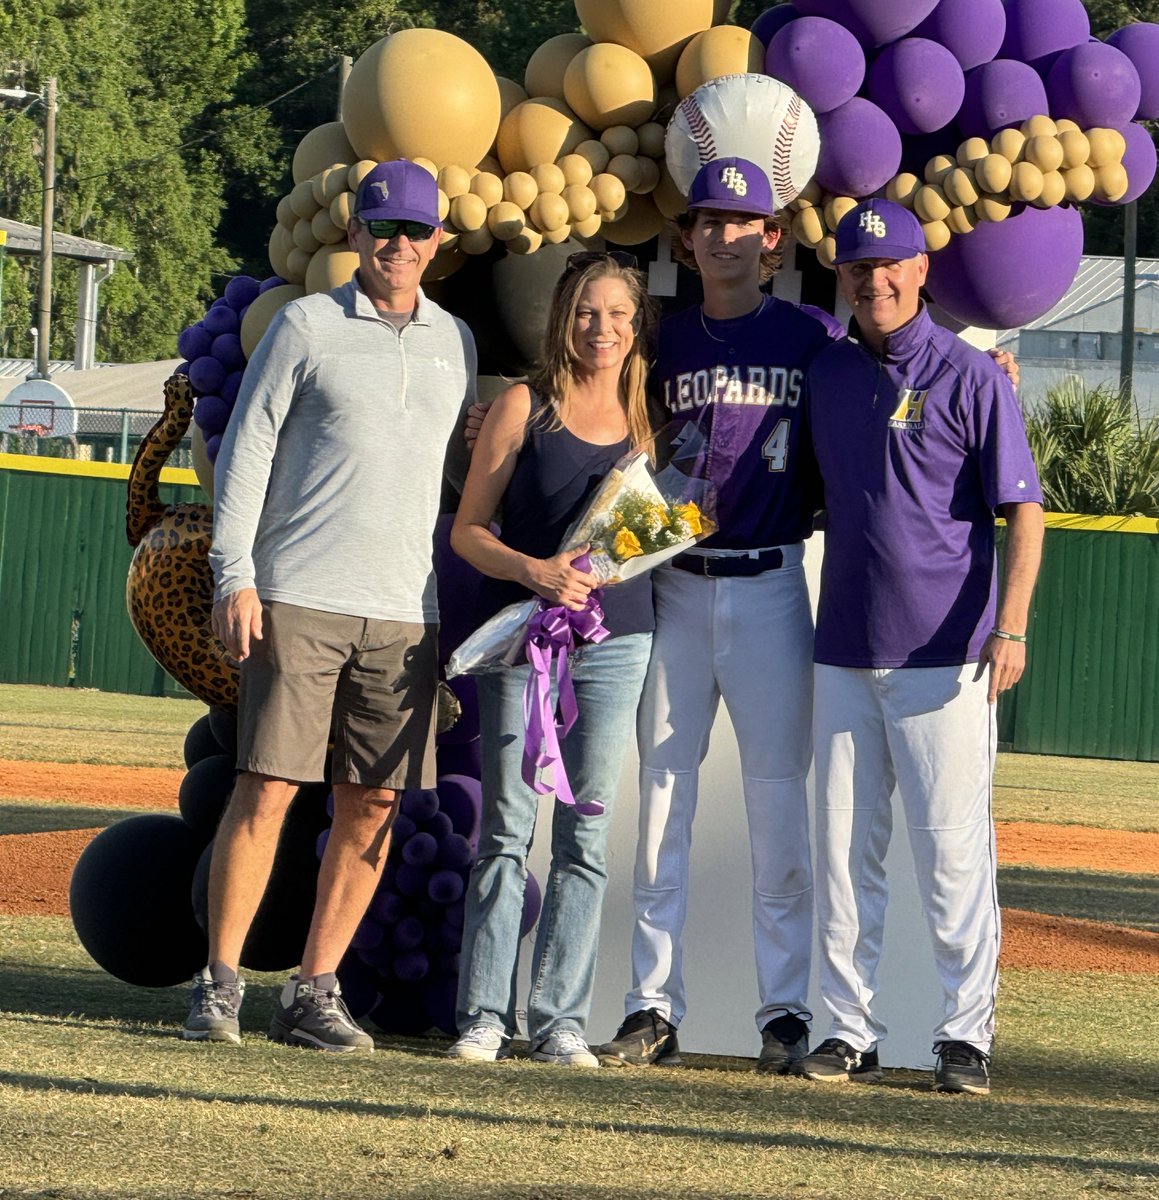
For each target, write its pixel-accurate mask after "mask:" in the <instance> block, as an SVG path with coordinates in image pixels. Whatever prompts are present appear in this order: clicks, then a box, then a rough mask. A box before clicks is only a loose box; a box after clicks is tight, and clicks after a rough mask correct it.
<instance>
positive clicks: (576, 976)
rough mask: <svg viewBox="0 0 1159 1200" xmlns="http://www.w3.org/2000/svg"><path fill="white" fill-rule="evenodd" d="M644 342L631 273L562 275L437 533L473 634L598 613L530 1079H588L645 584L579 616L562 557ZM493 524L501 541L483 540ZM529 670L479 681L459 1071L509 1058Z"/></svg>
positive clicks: (579, 696) (621, 418) (526, 808)
mask: <svg viewBox="0 0 1159 1200" xmlns="http://www.w3.org/2000/svg"><path fill="white" fill-rule="evenodd" d="M629 264H630V265H629ZM653 325H654V316H653V312H652V309H651V305H650V301H649V298H648V295H647V290H646V285H645V282H644V279H643V277H642V276H641V275H640V273H639V272H638V271H636V270H635V262H634V260H632V259H630V257H629V256H627V255H619V254H612V255H609V254H600V253H594V252H593V253H582V254H576V255H573V256H572V257H571V258H570V259H569V260H568V265H567V269H566V271H565V272H564V274H563V276H562V277H561V278H560V281H559V283H558V284H557V285H556V288H555V293H554V295H553V297H552V303H551V312H550V315H549V318H548V326H547V333H546V335H545V339H544V349H543V356H542V362H541V364H540V366H539V367H538V369H537V370H536V371H535V372H534V373H533V375H532V377H531V379H530V381H529V383H527V384H523V383H519V384H515V385H514V386H512V387H510V388H508V389H507V390H506V391H504V392H503V393H502V394H501V395H500V396H499V398H498V399H497V400H496V401H495V403H494V405H493V406H492V409H491V411H490V414H489V416H488V419H487V422H486V425H485V426H484V427H483V430H482V432H481V433H480V435H479V439H478V442H477V444H476V446H475V449H474V454H473V456H472V460H471V469H470V473H469V475H468V477H467V482H466V485H465V486H464V489H463V496H462V502H461V503H460V506H459V511H458V515H457V516H456V518H455V524H454V528H453V530H452V533H451V545H452V546H453V547H454V549H455V551H456V552H457V553H458V554H460V555H461V556H462V557H463V558H465V559H466V560H467V561H468V562H470V563H471V564H472V565H473V566H475V567H476V568H478V569H479V570H480V571H481V572H483V574H484V575H486V576H488V577H489V578H488V580H487V582H486V584H485V585H484V591H483V594H482V599H481V604H480V611H479V621H480V624H482V623H483V622H484V621H486V620H487V619H488V618H489V617H491V616H492V615H494V614H495V613H497V612H498V611H499V610H500V609H502V608H504V607H505V606H506V605H509V604H512V603H514V602H517V601H521V600H526V599H527V598H529V597H532V596H538V597H542V598H543V599H544V600H545V601H546V602H547V603H548V604H549V605H552V606H559V607H562V608H563V609H566V610H568V611H569V612H572V613H580V612H583V611H584V610H587V615H588V616H589V617H590V616H591V615H592V613H593V611H595V615H596V617H597V618H599V609H602V625H603V627H604V629H606V630H607V636H606V637H603V636H602V635H601V637H602V640H600V641H599V642H598V644H597V643H596V642H594V641H593V642H584V643H583V644H581V645H580V647H579V649H578V650H577V651H576V652H575V653H573V654H572V655H571V656H570V659H569V666H570V673H571V679H572V683H573V685H574V688H575V697H576V706H577V709H578V716H577V717H576V720H575V724H574V726H573V727H572V728H571V730H570V732H569V733H568V735H567V736H566V738H565V739H564V740H563V741H562V743H561V751H562V758H563V766H564V768H565V769H566V774H567V778H568V780H569V782H570V786H571V789H572V792H573V793H574V796H575V799H576V802H577V803H576V804H574V805H566V804H563V803H560V802H557V803H556V804H555V805H554V809H553V813H552V818H553V819H552V845H551V851H552V862H551V870H550V873H549V875H548V879H547V883H546V886H545V888H544V896H543V909H542V912H541V915H540V919H539V928H538V932H537V936H536V942H535V949H534V958H533V963H532V985H531V995H530V999H529V1002H528V1006H527V1020H528V1030H529V1035H530V1042H531V1047H532V1058H533V1059H535V1060H537V1061H539V1062H548V1063H557V1064H561V1065H571V1066H588V1067H595V1066H598V1065H599V1061H598V1059H596V1057H595V1056H594V1055H593V1054H592V1053H591V1051H590V1050H589V1049H588V1045H587V1042H586V1041H585V1037H584V1035H585V1027H586V1023H587V1018H588V1013H589V1009H590V1006H591V996H592V987H593V982H594V977H595V966H596V948H597V943H598V933H599V922H600V909H601V906H602V904H603V896H604V889H605V886H606V883H607V869H606V843H607V835H608V823H609V819H610V818H609V812H608V807H609V806H610V802H611V800H612V798H613V796H614V795H615V792H616V787H617V783H618V780H619V775H620V766H621V763H622V760H623V755H624V751H625V749H626V748H627V743H628V739H629V738H630V737H631V734H632V730H633V728H634V723H635V712H636V704H637V701H638V699H639V695H640V689H641V687H642V685H643V681H644V673H645V670H646V668H647V665H648V656H649V651H650V648H651V640H652V627H653V615H652V585H651V578H650V576H648V575H646V574H645V575H641V576H639V577H637V578H635V579H632V580H629V581H627V582H624V583H620V584H617V585H615V586H613V587H609V588H607V589H606V590H601V591H600V592H599V593H598V605H599V608H597V609H594V610H593V603H592V601H593V595H592V593H593V589H594V588H595V587H596V585H597V580H596V578H595V576H593V575H592V574H590V573H589V572H588V571H586V570H584V569H583V567H584V565H585V564H584V560H583V558H582V557H581V555H582V553H583V550H584V547H582V546H581V547H579V548H578V549H571V550H568V551H564V552H559V551H558V548H559V546H560V544H561V542H562V539H563V537H564V535H565V534H566V533H567V531H568V529H569V527H570V526H571V525H572V523H573V522H574V521H575V520H576V518H577V517H579V516H581V515H582V514H583V512H584V511H585V508H586V506H587V502H588V499H589V497H590V496H591V494H592V493H593V491H594V490H595V489H596V488H598V486H599V484H600V482H601V481H602V480H603V478H604V477H605V476H606V475H607V473H608V472H609V470H610V469H611V468H612V467H613V466H614V465H615V463H616V462H617V460H618V459H620V458H621V457H622V456H623V455H624V454H625V453H627V452H628V451H629V450H630V449H633V448H636V447H640V446H642V445H645V444H647V443H649V442H650V440H651V437H652V429H651V426H650V423H649V417H648V404H647V398H646V394H645V380H646V377H647V372H648V354H649V349H650V340H651V334H652V329H653ZM500 508H501V509H502V532H501V533H500V534H499V535H498V536H497V535H496V534H494V533H493V532H492V531H491V525H490V522H491V519H492V517H493V516H494V515H495V514H496V512H497V511H498V510H499V509H500ZM597 623H601V622H600V621H597ZM530 670H531V668H530V667H529V666H528V665H527V664H519V665H516V666H511V667H504V666H500V667H496V668H494V669H492V670H490V671H487V672H486V673H484V674H481V675H479V676H478V695H479V710H480V724H481V732H482V740H483V816H482V827H481V830H480V835H479V849H478V855H477V858H476V862H475V866H474V868H473V870H472V873H471V880H470V884H469V887H468V891H467V909H466V920H465V924H464V930H463V948H462V968H461V972H460V976H459V996H458V1025H459V1032H460V1037H459V1040H458V1041H457V1042H455V1044H454V1045H453V1046H452V1047H451V1049H450V1051H449V1053H450V1054H451V1056H452V1057H455V1058H462V1059H468V1060H474V1061H493V1060H495V1059H497V1058H505V1057H507V1056H508V1055H509V1054H510V1049H509V1046H510V1041H511V1038H512V1036H513V1035H514V1034H515V1032H516V1019H515V1007H516V1005H515V983H516V970H517V961H518V952H519V941H520V925H521V921H522V916H523V892H524V884H525V882H526V879H527V855H528V852H529V850H530V847H531V839H532V834H533V832H534V829H535V820H536V815H537V810H538V803H539V797H538V795H537V793H536V792H535V790H533V788H532V787H530V786H529V785H528V784H527V783H525V782H524V777H523V772H522V757H523V747H524V732H525V729H524V726H525V721H524V709H523V694H524V687H525V685H526V682H527V679H528V675H529V672H530ZM558 769H559V768H558V767H557V771H558ZM557 782H558V779H557ZM601 806H602V811H601Z"/></svg>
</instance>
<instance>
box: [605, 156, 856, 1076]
mask: <svg viewBox="0 0 1159 1200" xmlns="http://www.w3.org/2000/svg"><path fill="white" fill-rule="evenodd" d="M679 232H680V240H681V243H682V246H677V247H676V251H677V254H678V256H680V255H681V250H683V261H687V262H689V263H690V264H694V265H695V268H696V270H697V271H699V273H700V276H701V280H702V281H703V287H704V303H703V305H701V306H698V307H695V308H690V309H686V310H685V311H684V312H681V313H678V314H676V315H675V316H672V317H670V318H668V319H667V320H666V321H665V322H664V323H663V325H662V326H661V332H660V342H659V354H658V361H657V364H656V368H655V377H656V384H657V387H658V390H659V393H660V398H661V400H662V402H663V404H664V406H665V408H666V409H667V414H666V415H667V417H668V419H669V420H672V421H676V422H688V421H692V422H696V423H697V424H698V425H699V426H700V428H701V430H702V431H703V433H704V435H705V437H706V441H707V451H706V463H707V474H708V477H709V478H710V479H711V480H712V481H713V482H714V483H715V484H716V485H717V488H718V490H719V501H718V509H717V522H718V524H719V527H720V528H719V532H718V533H716V534H714V535H713V536H712V537H711V538H709V539H707V540H706V541H704V542H702V543H701V544H700V545H699V546H698V547H697V548H696V549H695V550H693V551H689V552H688V553H685V554H682V555H680V556H678V557H677V558H675V559H674V560H673V562H672V564H671V566H670V567H668V568H665V569H661V570H659V571H657V572H655V574H654V578H653V582H654V596H655V603H656V632H655V636H654V640H653V646H652V658H651V663H650V665H649V669H648V676H647V681H646V682H645V685H644V694H643V699H642V701H641V706H640V711H639V716H638V722H637V737H638V741H639V750H640V827H639V843H638V847H637V856H636V867H635V880H634V888H633V899H634V905H635V927H634V931H633V939H632V980H633V983H632V989H631V991H629V993H628V995H627V1000H626V1004H625V1010H626V1014H627V1015H626V1019H625V1021H624V1023H623V1025H621V1027H620V1029H619V1031H618V1032H617V1033H616V1036H615V1038H614V1039H613V1040H612V1041H611V1042H609V1043H607V1044H605V1045H604V1046H602V1047H601V1048H600V1055H601V1060H602V1061H603V1062H604V1063H605V1064H608V1065H623V1064H632V1065H642V1064H645V1063H660V1062H664V1061H667V1062H672V1061H673V1060H674V1059H675V1057H676V1053H677V1040H676V1027H677V1026H678V1025H679V1024H680V1021H681V1019H682V1018H683V1016H684V1013H685V1007H686V1002H685V993H684V981H683V970H682V967H683V963H682V947H681V938H682V934H683V928H684V921H685V915H686V909H687V901H688V858H689V850H690V845H691V838H692V821H693V817H694V816H695V813H696V804H697V783H698V773H699V769H700V764H701V762H702V760H703V759H704V756H705V754H706V753H707V751H708V739H709V733H710V731H711V729H712V725H713V721H714V719H715V717H716V710H717V706H718V704H719V702H720V700H721V698H722V697H723V699H724V702H725V705H726V706H727V708H728V713H729V717H730V719H731V721H732V725H733V728H734V730H735V732H736V738H737V742H738V746H739V749H740V759H741V771H742V775H743V781H744V799H745V807H746V811H747V816H748V824H749V836H750V841H751V847H752V865H753V934H754V939H755V943H756V965H757V983H758V988H759V992H760V1007H759V1008H758V1010H757V1017H756V1020H757V1028H758V1029H759V1030H760V1031H761V1033H762V1050H761V1055H760V1058H759V1060H758V1064H757V1070H758V1071H762V1072H772V1073H781V1072H784V1071H787V1070H789V1069H790V1068H791V1067H793V1066H794V1064H796V1063H797V1062H799V1061H800V1059H802V1058H803V1057H804V1055H805V1053H806V1051H807V1048H808V1040H807V1036H808V1024H807V1021H808V1020H809V1013H808V1012H807V1011H806V1008H805V999H806V990H807V988H808V983H809V963H810V950H811V943H812V923H813V903H812V869H811V858H810V846H809V829H808V809H807V804H806V796H805V776H806V774H807V772H808V770H809V761H810V757H811V744H810V714H811V707H812V694H813V686H812V676H813V670H812V663H811V653H812V634H813V625H812V617H811V615H810V610H809V597H808V594H807V591H806V586H805V575H804V568H803V566H802V559H803V554H804V546H803V539H804V538H806V537H808V536H809V534H810V533H811V531H812V523H813V512H814V509H815V508H816V506H817V505H816V500H817V489H816V486H815V485H816V474H815V464H814V462H813V456H812V451H811V449H810V443H809V437H808V433H807V431H806V429H805V407H804V400H803V389H804V383H805V370H806V368H807V367H808V365H809V362H810V361H811V360H812V358H813V356H814V355H815V354H817V352H818V351H819V350H821V348H822V347H824V346H826V345H827V344H828V343H829V341H830V339H831V338H832V337H835V336H840V334H841V332H842V331H841V329H840V326H838V325H837V324H836V322H835V321H833V319H832V318H831V317H829V316H828V314H825V313H821V312H820V311H819V310H808V311H806V310H804V309H802V308H799V307H797V306H796V305H793V304H789V303H787V302H786V301H783V300H778V299H776V298H774V297H772V296H769V295H766V294H765V293H764V292H763V291H762V290H761V284H762V282H764V281H766V280H767V279H768V278H770V277H771V276H772V273H773V271H774V270H775V269H776V266H777V265H778V260H779V254H778V253H777V250H778V244H779V241H780V238H781V236H782V230H781V226H780V225H779V224H778V222H776V221H775V220H774V219H773V197H772V192H771V189H770V186H769V181H768V178H767V176H766V175H765V174H764V172H763V171H762V170H761V169H760V168H759V167H757V166H756V165H755V164H753V163H751V162H748V161H746V160H744V159H740V158H725V159H719V160H717V161H715V162H712V163H710V164H708V165H707V166H705V167H703V168H702V169H701V170H700V172H699V173H698V174H697V176H696V178H695V180H694V182H693V184H692V187H691V189H690V193H689V199H688V214H687V216H686V217H683V218H681V221H680V223H679ZM774 713H775V714H776V718H775V722H776V727H775V730H774V717H773V714H774Z"/></svg>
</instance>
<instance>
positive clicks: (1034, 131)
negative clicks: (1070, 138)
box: [1020, 113, 1058, 165]
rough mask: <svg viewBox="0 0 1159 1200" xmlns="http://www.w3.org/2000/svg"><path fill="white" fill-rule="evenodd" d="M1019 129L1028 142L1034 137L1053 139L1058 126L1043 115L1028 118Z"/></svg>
mask: <svg viewBox="0 0 1159 1200" xmlns="http://www.w3.org/2000/svg"><path fill="white" fill-rule="evenodd" d="M1020 129H1021V130H1022V132H1023V133H1024V134H1025V135H1026V137H1027V139H1028V140H1029V139H1031V138H1036V137H1054V135H1055V134H1056V133H1058V126H1057V125H1056V124H1055V123H1054V122H1053V121H1052V120H1051V119H1050V117H1048V116H1046V114H1045V113H1042V114H1040V115H1039V116H1037V117H1028V118H1027V119H1026V120H1025V121H1023V122H1022V125H1021V126H1020ZM1036 165H1037V164H1036Z"/></svg>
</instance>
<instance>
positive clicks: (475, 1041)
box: [447, 1021, 511, 1062]
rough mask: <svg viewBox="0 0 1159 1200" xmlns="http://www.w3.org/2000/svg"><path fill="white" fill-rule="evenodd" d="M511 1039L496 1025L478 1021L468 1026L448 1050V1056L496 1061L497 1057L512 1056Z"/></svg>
mask: <svg viewBox="0 0 1159 1200" xmlns="http://www.w3.org/2000/svg"><path fill="white" fill-rule="evenodd" d="M510 1041H511V1039H510V1038H507V1037H504V1036H503V1034H502V1033H500V1032H499V1030H498V1029H496V1028H495V1026H494V1025H486V1024H484V1023H483V1022H482V1021H476V1022H475V1024H474V1025H469V1026H468V1027H467V1031H466V1033H464V1034H463V1036H462V1037H461V1038H459V1040H458V1041H457V1042H456V1043H455V1044H454V1045H453V1046H451V1047H450V1048H449V1049H448V1050H447V1057H448V1058H463V1059H466V1060H467V1061H468V1062H494V1061H495V1060H496V1059H497V1058H510V1057H511V1046H510V1045H509V1043H510Z"/></svg>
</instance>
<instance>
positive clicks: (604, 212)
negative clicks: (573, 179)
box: [591, 174, 628, 221]
mask: <svg viewBox="0 0 1159 1200" xmlns="http://www.w3.org/2000/svg"><path fill="white" fill-rule="evenodd" d="M591 187H592V191H593V192H594V193H595V196H596V209H597V211H598V212H599V214H600V217H601V218H602V219H603V220H605V221H610V220H613V219H614V214H615V213H617V212H619V210H620V209H621V208H623V207H624V204H625V202H626V201H627V199H628V192H627V189H626V188H625V187H624V185H623V183H622V182H621V181H620V180H619V179H617V178H616V177H615V175H608V174H603V175H597V176H596V177H595V178H594V179H593V180H592V184H591Z"/></svg>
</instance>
